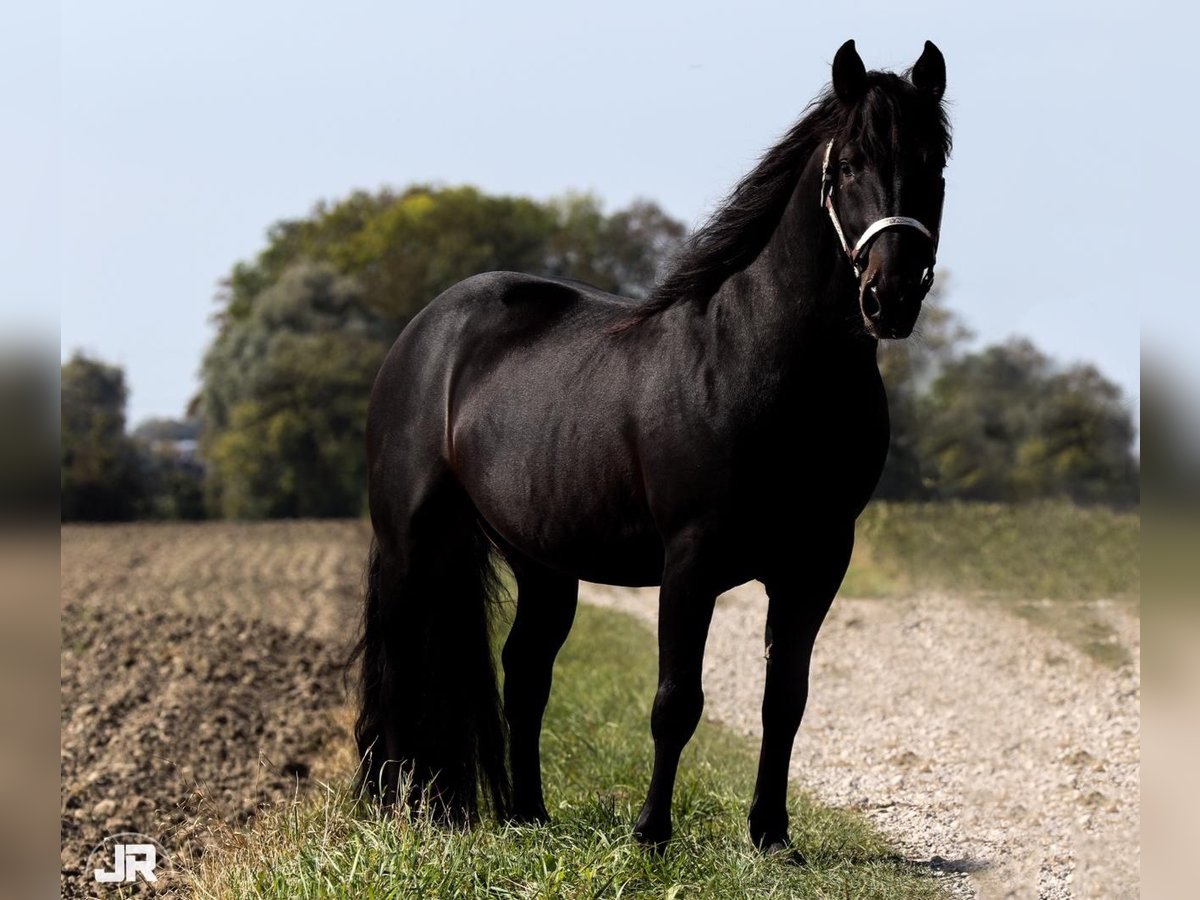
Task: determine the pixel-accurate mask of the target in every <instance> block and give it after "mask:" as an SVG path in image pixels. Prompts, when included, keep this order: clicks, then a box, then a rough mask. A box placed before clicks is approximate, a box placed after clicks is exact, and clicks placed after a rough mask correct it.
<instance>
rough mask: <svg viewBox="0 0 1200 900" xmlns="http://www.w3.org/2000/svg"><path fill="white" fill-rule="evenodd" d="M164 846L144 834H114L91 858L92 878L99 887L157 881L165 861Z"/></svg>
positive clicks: (103, 842)
mask: <svg viewBox="0 0 1200 900" xmlns="http://www.w3.org/2000/svg"><path fill="white" fill-rule="evenodd" d="M165 861H166V860H165V857H164V856H163V854H162V845H161V844H159V843H158V841H156V840H154V838H150V837H146V835H144V834H132V833H126V834H115V835H113V836H111V837H107V838H105V839H104V840H103V841H102V842H101V843H100V845H99V846H98V847H96V849H95V850H93V851H92V854H91V856H90V857H89V859H88V865H89V868H92V876H93V877H94V878H95V880H96V882H97V883H98V884H110V885H118V884H133V883H134V882H136V881H139V880H140V881H145V882H147V883H149V884H156V883H157V882H158V873H157V872H156V871H155V870H156V869H157V868H158V867H159V864H160V863H162V862H165Z"/></svg>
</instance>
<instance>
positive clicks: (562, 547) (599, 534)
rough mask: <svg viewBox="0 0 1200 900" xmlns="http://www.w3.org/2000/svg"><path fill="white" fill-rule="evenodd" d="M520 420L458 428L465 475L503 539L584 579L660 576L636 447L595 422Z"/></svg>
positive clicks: (658, 544) (628, 580) (625, 581)
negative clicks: (501, 425) (637, 465)
mask: <svg viewBox="0 0 1200 900" xmlns="http://www.w3.org/2000/svg"><path fill="white" fill-rule="evenodd" d="M566 408H567V409H579V407H577V406H576V407H570V406H568V407H566ZM522 419H524V417H523V416H515V417H513V420H510V421H509V422H508V423H507V426H506V427H497V426H498V424H499V423H495V422H493V423H491V426H490V427H483V426H482V424H481V425H480V426H479V427H474V428H464V429H461V430H459V431H458V432H456V438H455V441H456V454H455V455H456V457H457V462H458V465H457V469H458V476H459V480H460V482H461V483H462V485H463V487H464V488H466V490H467V493H468V494H469V495H470V497H471V500H472V502H473V503H474V504H475V506H476V508H477V509H478V510H479V512H480V515H482V516H483V518H484V520H485V521H486V522H487V525H488V527H489V529H490V531H491V532H492V534H493V537H495V538H496V539H497V543H499V544H500V545H501V546H502V547H505V546H507V547H511V548H513V549H514V550H516V551H517V552H518V553H520V554H522V555H525V556H528V557H530V558H532V559H534V560H536V561H537V562H540V563H542V564H543V565H546V566H549V567H551V568H553V569H556V570H558V571H560V572H564V573H566V574H569V575H572V576H574V577H576V578H580V579H583V580H585V581H594V582H599V583H603V584H621V585H650V584H657V583H658V582H659V580H660V579H661V576H662V564H663V551H662V541H661V538H660V537H659V535H658V531H657V529H656V528H655V524H654V521H653V519H652V518H651V517H650V512H649V509H648V507H647V505H646V502H645V498H644V496H643V494H642V492H641V488H640V485H639V484H638V481H637V477H636V472H637V470H636V466H635V464H634V459H633V454H632V450H631V449H630V448H629V447H627V446H625V445H624V443H623V442H622V441H621V440H620V439H619V436H618V435H617V434H615V433H614V428H612V427H611V426H610V427H604V426H602V425H601V426H599V427H597V425H596V423H595V422H594V421H586V420H585V421H582V422H571V423H564V422H563V421H562V420H556V419H555V418H554V417H552V416H548V417H545V418H542V419H541V420H540V421H539V422H538V425H537V427H533V422H532V421H521V420H522ZM584 435H586V437H585V436H584Z"/></svg>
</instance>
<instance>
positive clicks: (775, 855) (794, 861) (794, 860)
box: [759, 839, 808, 866]
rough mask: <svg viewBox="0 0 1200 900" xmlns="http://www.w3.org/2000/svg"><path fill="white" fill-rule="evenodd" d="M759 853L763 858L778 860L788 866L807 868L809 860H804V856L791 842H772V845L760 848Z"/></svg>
mask: <svg viewBox="0 0 1200 900" xmlns="http://www.w3.org/2000/svg"><path fill="white" fill-rule="evenodd" d="M759 852H761V853H762V855H763V856H766V857H768V858H770V859H773V860H777V861H778V862H781V863H783V864H784V865H788V866H806V865H808V860H806V859H805V858H804V854H803V853H801V852H800V851H799V850H797V849H796V848H795V847H793V846H792V842H791V841H789V840H786V839H785V840H781V841H771V842H770V843H768V844H766V845H764V846H762V847H760V848H759Z"/></svg>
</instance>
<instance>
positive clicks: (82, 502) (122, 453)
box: [59, 353, 144, 521]
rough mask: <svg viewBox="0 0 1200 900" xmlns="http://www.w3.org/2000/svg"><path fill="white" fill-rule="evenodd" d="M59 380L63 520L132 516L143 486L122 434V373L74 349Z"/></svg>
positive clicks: (124, 394) (131, 450) (133, 454)
mask: <svg viewBox="0 0 1200 900" xmlns="http://www.w3.org/2000/svg"><path fill="white" fill-rule="evenodd" d="M61 378H62V381H61V391H62V393H61V398H62V407H61V429H62V430H61V444H60V468H59V489H60V492H61V507H60V509H61V516H62V519H63V520H64V521H70V520H76V519H84V520H92V521H111V520H117V519H131V518H133V517H134V516H135V515H136V514H137V513H138V511H139V510H140V508H141V506H142V502H143V499H144V484H143V482H142V479H141V471H140V465H139V460H138V455H137V451H136V449H135V447H134V445H133V442H132V441H131V440H130V439H129V438H128V437H127V436H126V434H125V401H126V397H127V391H126V388H125V373H124V372H123V371H122V370H121V369H120V368H118V367H117V366H110V365H107V364H105V363H103V362H100V361H99V360H96V359H91V358H89V357H86V356H84V355H82V354H80V353H76V354H75V355H74V356H72V357H71V359H70V360H69V361H68V362H67V363H65V364H64V365H63V367H62V371H61Z"/></svg>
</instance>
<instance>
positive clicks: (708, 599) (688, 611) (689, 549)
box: [634, 542, 719, 850]
mask: <svg viewBox="0 0 1200 900" xmlns="http://www.w3.org/2000/svg"><path fill="white" fill-rule="evenodd" d="M698 551H699V548H698V547H697V546H696V545H695V543H693V542H688V543H687V545H686V546H682V547H679V548H677V549H675V550H674V551H672V549H671V548H668V552H667V562H666V567H665V569H664V572H663V582H662V587H661V589H660V590H659V600H658V691H657V693H656V694H655V695H654V709H653V711H652V713H651V716H650V731H651V733H652V734H653V736H654V772H653V774H652V775H651V776H650V789H649V790H648V791H647V794H646V802H645V803H644V804H643V805H642V811H641V814H640V815H639V816H638V820H637V825H636V826H635V828H634V835H635V837H636V838H637V840H638V841H639V842H640V843H642V844H643V845H645V846H647V847H650V848H653V849H656V850H661V849H663V848H664V847H665V845H666V843H667V841H668V840H670V838H671V799H672V796H673V795H674V792H675V775H676V773H677V771H678V769H679V755H680V754H681V753H682V752H683V748H684V747H685V746H686V745H687V742H688V741H689V740H690V739H691V737H692V734H693V733H694V732H695V731H696V726H697V725H698V724H699V722H700V714H701V713H702V712H703V710H704V691H703V689H702V687H701V681H700V679H701V667H702V664H703V661H704V643H705V640H706V638H707V637H708V626H709V623H710V622H711V621H712V613H713V605H714V604H715V603H716V599H717V593H718V592H719V591H718V590H717V589H716V588H715V587H714V586H713V584H712V582H711V580H710V579H709V578H708V577H707V576H706V574H705V571H704V566H703V564H702V562H703V561H702V559H701V556H700V553H699V552H698Z"/></svg>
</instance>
